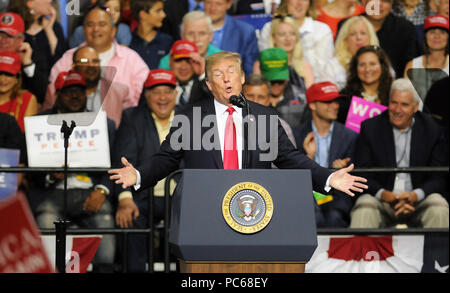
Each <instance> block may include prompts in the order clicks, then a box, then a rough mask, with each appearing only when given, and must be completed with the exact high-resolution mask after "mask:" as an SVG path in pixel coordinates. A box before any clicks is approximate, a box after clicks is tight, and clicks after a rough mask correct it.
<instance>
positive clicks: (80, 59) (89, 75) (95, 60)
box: [73, 47, 100, 87]
mask: <svg viewBox="0 0 450 293" xmlns="http://www.w3.org/2000/svg"><path fill="white" fill-rule="evenodd" d="M73 68H74V69H75V70H76V71H79V72H81V73H83V75H84V77H85V79H86V84H88V87H91V86H94V85H97V83H98V80H99V78H100V59H99V57H98V54H97V51H95V50H94V49H93V48H89V47H85V48H83V49H81V50H79V51H78V53H77V56H76V57H75V63H74V64H73Z"/></svg>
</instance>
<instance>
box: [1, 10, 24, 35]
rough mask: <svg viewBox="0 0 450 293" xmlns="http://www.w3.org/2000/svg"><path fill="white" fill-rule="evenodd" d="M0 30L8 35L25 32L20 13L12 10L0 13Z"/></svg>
mask: <svg viewBox="0 0 450 293" xmlns="http://www.w3.org/2000/svg"><path fill="white" fill-rule="evenodd" d="M0 32H5V33H7V34H8V35H10V36H14V37H15V36H18V35H20V34H23V33H24V32H25V23H24V22H23V19H22V17H21V16H20V15H18V14H17V13H14V12H4V13H0Z"/></svg>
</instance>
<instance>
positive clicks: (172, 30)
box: [161, 0, 189, 40]
mask: <svg viewBox="0 0 450 293" xmlns="http://www.w3.org/2000/svg"><path fill="white" fill-rule="evenodd" d="M164 12H165V13H166V17H165V18H164V20H163V25H162V27H161V31H162V32H164V33H166V34H169V35H171V36H172V37H173V38H174V40H179V39H180V38H181V37H180V24H181V21H182V20H183V16H184V15H185V14H186V13H188V12H189V3H188V1H187V0H166V1H164Z"/></svg>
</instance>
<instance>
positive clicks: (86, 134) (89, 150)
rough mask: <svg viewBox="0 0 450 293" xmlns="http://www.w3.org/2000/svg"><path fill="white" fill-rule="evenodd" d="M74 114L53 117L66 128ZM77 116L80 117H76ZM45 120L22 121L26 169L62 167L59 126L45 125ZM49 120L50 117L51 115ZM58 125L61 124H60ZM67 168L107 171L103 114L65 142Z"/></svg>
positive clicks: (61, 137)
mask: <svg viewBox="0 0 450 293" xmlns="http://www.w3.org/2000/svg"><path fill="white" fill-rule="evenodd" d="M76 114H78V113H75V114H57V115H58V119H61V121H62V119H64V120H66V121H67V124H68V125H69V126H70V123H71V120H74V115H76ZM80 114H81V113H80ZM48 116H50V115H41V116H32V117H25V137H26V142H27V152H28V165H29V166H30V167H62V166H63V165H64V137H63V134H62V133H61V125H49V124H48V122H47V119H48ZM52 116H53V115H52ZM61 124H62V123H61ZM68 165H69V167H79V168H80V167H99V168H109V167H111V160H110V152H109V139H108V125H107V122H106V113H105V112H104V111H100V112H98V114H97V117H96V119H95V121H94V122H93V123H92V124H91V125H89V126H76V127H75V129H74V130H73V132H72V135H71V136H70V138H69V148H68Z"/></svg>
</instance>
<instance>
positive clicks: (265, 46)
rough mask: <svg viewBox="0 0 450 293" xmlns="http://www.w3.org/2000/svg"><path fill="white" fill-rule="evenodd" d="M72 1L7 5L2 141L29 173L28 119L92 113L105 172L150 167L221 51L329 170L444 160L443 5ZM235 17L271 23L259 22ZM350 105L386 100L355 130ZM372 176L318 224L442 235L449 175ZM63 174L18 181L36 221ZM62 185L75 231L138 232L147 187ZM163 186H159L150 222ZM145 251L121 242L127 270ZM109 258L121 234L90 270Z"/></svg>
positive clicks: (323, 208) (318, 0)
mask: <svg viewBox="0 0 450 293" xmlns="http://www.w3.org/2000/svg"><path fill="white" fill-rule="evenodd" d="M80 2H81V4H82V5H81V12H82V13H81V15H80V16H78V17H75V16H72V17H69V18H67V17H66V18H63V17H62V15H63V13H61V12H60V11H62V12H64V11H65V9H64V8H65V7H60V5H59V3H58V1H51V0H14V1H12V0H10V1H9V4H8V5H7V6H6V5H5V6H4V7H0V8H1V9H2V11H1V13H0V148H16V149H20V150H21V156H20V164H21V165H22V166H26V165H27V155H26V147H25V136H24V133H25V132H26V128H25V124H24V119H25V117H28V116H34V115H49V114H57V113H76V112H86V111H89V112H92V111H99V110H103V111H105V112H106V115H107V117H108V118H107V125H108V134H109V145H110V154H111V164H112V166H113V167H120V166H122V164H123V163H124V159H123V157H126V158H127V160H128V161H127V162H125V163H127V164H128V163H131V164H133V165H139V164H141V163H142V162H146V161H148V160H150V158H151V157H152V156H153V155H154V154H155V153H157V152H158V150H159V148H160V145H161V144H162V142H163V141H164V140H165V138H166V136H167V135H168V134H169V131H170V127H171V122H172V120H173V119H174V116H175V115H176V114H177V113H179V112H180V111H182V110H183V108H184V107H186V105H192V104H194V103H198V102H199V101H204V100H207V99H212V95H211V88H210V87H211V85H210V83H209V82H208V81H209V80H208V79H209V78H211V77H208V76H207V72H206V71H207V68H206V69H205V60H206V58H207V57H208V56H212V55H214V54H216V53H218V52H222V51H229V52H236V53H239V54H240V59H241V62H242V70H243V72H244V73H245V83H244V85H243V94H244V96H245V97H246V98H247V99H248V100H250V101H252V102H255V103H258V104H261V105H263V106H265V107H269V108H273V109H274V110H275V111H276V112H277V113H278V115H279V119H280V123H281V125H282V126H283V129H284V131H285V132H286V134H287V136H288V137H289V140H290V142H291V143H292V145H293V146H294V147H295V148H297V149H298V150H299V151H300V152H301V153H303V154H305V155H306V156H308V157H309V158H310V159H311V160H313V161H315V162H316V163H317V164H319V165H320V166H322V167H325V168H332V169H341V168H345V167H348V166H350V165H351V164H354V165H355V167H356V168H373V167H387V168H393V167H439V166H448V164H449V158H448V147H449V135H448V88H449V77H448V75H449V1H448V0H381V1H371V0H361V1H355V0H334V1H331V0H329V1H327V0H238V1H233V0H91V1H87V0H86V1H80ZM374 3H376V4H374ZM243 14H267V15H270V16H271V20H270V21H268V22H267V23H265V24H264V25H263V26H261V27H256V26H255V25H256V24H254V23H252V22H251V21H250V22H246V21H243V20H241V19H240V17H239V16H240V15H243ZM251 19H252V18H251V17H250V20H251ZM353 97H359V98H362V99H364V100H365V101H368V102H372V103H375V104H380V105H384V106H386V107H387V109H386V110H385V111H384V112H383V113H381V114H380V115H378V116H376V117H373V118H370V119H367V120H366V121H364V122H362V124H361V128H360V132H359V133H357V132H355V131H353V130H351V129H349V128H347V127H346V126H345V124H346V121H347V118H348V117H347V116H348V113H349V109H350V108H351V103H352V98H353ZM12 117H13V118H14V119H13V118H12ZM273 167H275V166H273ZM365 175H366V178H367V179H368V186H369V188H368V190H366V191H365V192H363V193H362V194H359V195H358V196H356V197H355V198H351V197H348V196H345V195H343V194H342V192H340V191H337V190H332V191H331V192H330V193H331V195H332V200H331V201H329V202H326V203H318V202H315V212H316V224H317V226H318V227H351V228H379V227H392V226H395V225H397V224H407V225H408V226H411V227H429V228H438V227H448V226H449V213H448V210H449V208H448V182H447V181H446V180H445V177H444V175H443V174H441V173H433V172H426V173H398V174H392V173H379V174H377V173H368V174H365ZM445 175H446V174H445ZM63 178H64V175H63V174H59V173H48V174H46V173H43V174H38V173H36V174H26V175H25V176H23V178H22V177H21V178H20V180H19V184H20V190H21V192H24V193H25V194H26V195H27V197H28V198H29V201H30V204H31V207H32V209H33V213H34V215H35V217H36V221H37V223H38V225H39V227H41V228H51V227H53V222H54V221H55V220H56V219H57V218H58V217H59V216H60V215H61V213H62V208H63V200H62V191H63V184H62V180H63ZM67 181H68V190H69V194H68V198H69V200H68V211H67V212H68V214H67V215H68V216H69V217H70V218H71V219H73V223H74V224H76V225H78V226H81V227H88V228H113V227H116V226H118V227H121V228H129V227H137V228H144V227H147V225H148V210H147V206H148V205H147V201H148V199H149V197H148V192H147V191H146V190H143V191H142V190H138V191H136V190H135V189H133V188H131V187H126V188H123V187H121V186H120V185H115V184H113V183H112V182H111V180H109V176H108V175H107V174H104V175H99V174H95V175H94V174H92V175H91V174H71V175H69V176H68V178H67ZM164 182H165V181H164V180H161V181H159V182H158V183H157V184H156V186H155V187H154V195H155V215H154V217H155V221H157V222H158V221H161V220H162V219H163V196H164ZM170 185H171V189H172V190H173V189H174V188H175V186H176V182H175V181H173V182H171V183H170ZM146 246H147V244H146V238H145V237H143V236H142V237H141V236H131V237H129V245H128V257H129V260H128V265H129V267H128V270H129V271H136V272H138V271H144V270H145V259H146V258H145V257H143V256H144V255H145V254H146V253H147V251H146ZM116 253H117V252H116V239H115V238H114V236H112V235H108V236H104V237H103V239H102V242H101V244H100V247H99V252H98V253H97V255H96V256H95V259H94V263H95V270H96V271H99V272H108V271H112V270H113V264H114V258H115V256H116Z"/></svg>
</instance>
